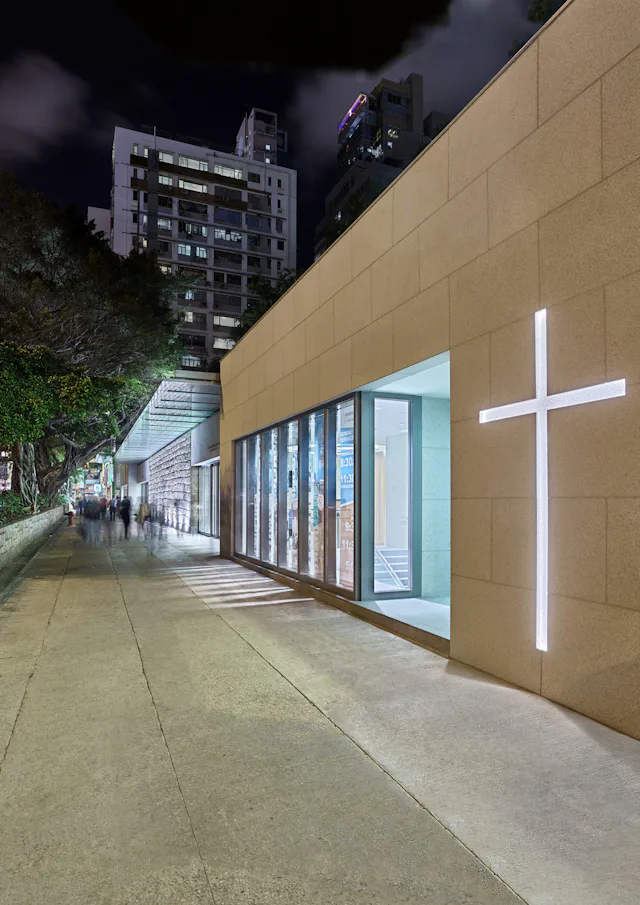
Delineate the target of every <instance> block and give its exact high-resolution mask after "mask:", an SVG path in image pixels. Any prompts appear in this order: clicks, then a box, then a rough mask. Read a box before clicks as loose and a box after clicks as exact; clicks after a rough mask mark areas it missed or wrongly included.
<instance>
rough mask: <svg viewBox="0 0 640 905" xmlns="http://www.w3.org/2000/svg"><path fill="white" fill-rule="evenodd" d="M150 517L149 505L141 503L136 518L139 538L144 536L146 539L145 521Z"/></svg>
mask: <svg viewBox="0 0 640 905" xmlns="http://www.w3.org/2000/svg"><path fill="white" fill-rule="evenodd" d="M148 518H149V507H148V506H147V504H146V503H145V502H142V503H140V506H139V507H138V514H137V516H136V520H137V522H138V538H140V537H142V538H143V539H144V536H145V532H146V530H147V529H146V527H145V523H146V521H147V519H148Z"/></svg>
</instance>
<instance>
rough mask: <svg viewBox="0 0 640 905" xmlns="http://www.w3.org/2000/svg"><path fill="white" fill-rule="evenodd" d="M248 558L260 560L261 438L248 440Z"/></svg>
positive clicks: (255, 437)
mask: <svg viewBox="0 0 640 905" xmlns="http://www.w3.org/2000/svg"><path fill="white" fill-rule="evenodd" d="M247 556H253V557H254V558H255V559H260V436H259V435H256V436H253V437H249V439H248V440H247Z"/></svg>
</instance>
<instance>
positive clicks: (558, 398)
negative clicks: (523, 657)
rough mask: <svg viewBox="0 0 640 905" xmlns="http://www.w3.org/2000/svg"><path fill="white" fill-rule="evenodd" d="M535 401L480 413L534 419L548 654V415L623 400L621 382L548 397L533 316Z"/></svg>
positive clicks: (539, 602) (539, 638)
mask: <svg viewBox="0 0 640 905" xmlns="http://www.w3.org/2000/svg"><path fill="white" fill-rule="evenodd" d="M535 361H536V395H535V399H526V400H524V401H523V402H514V403H511V404H510V405H500V406H497V407H496V408H491V409H484V410H483V411H481V412H480V422H481V424H486V423H487V422H489V421H502V420H504V419H505V418H517V417H519V416H520V415H532V414H535V416H536V647H537V648H538V650H542V651H546V650H547V634H548V609H549V444H548V427H547V412H548V411H549V410H550V409H559V408H565V407H566V406H569V405H584V404H585V403H587V402H599V401H600V400H602V399H613V398H615V397H616V396H624V395H625V392H626V388H625V381H624V380H608V381H607V382H606V383H598V384H595V385H594V386H590V387H582V388H581V389H579V390H569V391H568V392H567V393H555V394H554V395H553V396H549V395H548V394H547V311H546V309H543V310H542V311H536V314H535Z"/></svg>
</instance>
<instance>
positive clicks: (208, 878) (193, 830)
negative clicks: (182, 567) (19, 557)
mask: <svg viewBox="0 0 640 905" xmlns="http://www.w3.org/2000/svg"><path fill="white" fill-rule="evenodd" d="M105 547H106V550H107V556H108V557H109V562H110V564H111V568H112V570H113V574H114V577H115V580H116V584H117V585H118V589H119V592H120V597H121V599H122V605H123V607H124V611H125V613H126V614H127V619H128V620H129V626H130V627H131V634H132V635H133V639H134V641H135V644H136V648H137V650H138V658H139V660H140V669H141V671H142V676H143V678H144V681H145V684H146V686H147V691H148V693H149V698H150V700H151V704H152V706H153V710H154V713H155V715H156V720H157V721H158V728H159V729H160V734H161V736H162V741H163V742H164V746H165V748H166V751H167V757H168V758H169V763H170V764H171V769H172V770H173V775H174V777H175V781H176V787H177V789H178V792H179V794H180V798H181V800H182V806H183V808H184V811H185V814H186V815H187V820H188V821H189V827H190V829H191V836H192V838H193V842H194V844H195V847H196V851H197V852H198V858H199V859H200V864H201V866H202V870H203V871H204V875H205V877H206V879H207V886H208V888H209V895H210V897H211V902H212V905H217V903H216V898H215V896H214V894H213V889H212V887H211V878H210V877H209V874H208V872H207V865H206V864H205V861H204V858H203V856H202V851H201V849H200V845H199V843H198V837H197V836H196V832H195V829H194V826H193V821H192V819H191V814H190V813H189V808H188V807H187V802H186V800H185V797H184V792H183V791H182V786H181V785H180V779H179V777H178V771H177V770H176V765H175V763H174V760H173V756H172V754H171V749H170V748H169V743H168V742H167V737H166V735H165V732H164V726H163V725H162V720H161V719H160V714H159V712H158V708H157V706H156V702H155V698H154V697H153V692H152V691H151V686H150V684H149V679H148V677H147V672H146V669H145V666H144V660H143V658H142V651H141V649H140V643H139V641H138V636H137V635H136V630H135V628H134V626H133V622H132V621H131V615H130V614H129V607H128V606H127V600H126V597H125V594H124V589H123V587H122V584H121V582H120V578H119V577H118V572H117V570H116V567H115V565H114V562H113V559H112V557H111V550H110V549H109V547H108V546H107V545H105Z"/></svg>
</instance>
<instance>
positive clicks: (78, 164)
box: [0, 0, 534, 267]
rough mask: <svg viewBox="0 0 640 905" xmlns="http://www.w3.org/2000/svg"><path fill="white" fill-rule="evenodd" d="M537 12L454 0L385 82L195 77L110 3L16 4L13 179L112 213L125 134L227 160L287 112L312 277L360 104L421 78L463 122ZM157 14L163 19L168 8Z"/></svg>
mask: <svg viewBox="0 0 640 905" xmlns="http://www.w3.org/2000/svg"><path fill="white" fill-rule="evenodd" d="M529 2H530V0H453V2H452V5H451V11H450V18H449V22H448V23H447V24H446V25H443V26H439V27H436V28H432V29H429V30H426V31H424V32H423V33H422V34H421V35H420V36H419V37H418V38H417V39H414V42H413V44H412V46H410V47H407V48H406V50H405V52H404V54H403V55H402V57H401V58H399V59H396V60H393V61H390V62H389V63H388V65H387V66H385V67H384V69H383V70H381V71H380V72H378V73H353V72H341V71H331V70H330V71H317V72H308V71H305V72H301V71H288V70H284V69H278V68H276V67H275V66H274V67H273V68H272V69H270V70H269V71H264V69H261V70H257V69H256V68H255V67H251V66H249V65H246V66H242V67H237V66H236V67H233V66H230V65H225V66H220V65H215V64H214V63H211V64H205V63H200V64H198V65H193V64H190V63H189V62H188V61H185V59H184V58H183V57H182V56H176V55H174V54H172V53H171V51H169V50H167V49H166V48H165V47H159V46H158V45H156V44H155V43H154V42H153V41H152V40H151V39H149V38H148V37H146V36H145V34H143V33H142V32H141V31H140V30H139V29H138V28H137V27H136V26H134V25H133V24H132V23H131V22H130V21H129V20H128V18H126V17H125V16H123V14H122V13H120V12H119V11H118V10H117V9H116V8H115V7H112V6H111V5H110V3H109V2H103V3H101V4H99V5H98V4H95V5H88V4H86V2H85V3H76V2H75V0H72V2H68V3H65V4H62V5H55V4H47V5H44V4H42V7H41V8H37V6H36V7H35V8H34V6H33V5H30V4H24V13H21V12H20V5H19V4H14V5H13V11H12V13H11V15H12V17H13V21H12V22H11V23H9V25H10V27H7V28H4V29H3V41H2V48H1V51H0V54H1V56H0V167H1V168H3V169H5V170H9V171H11V172H13V173H15V174H16V175H17V176H18V177H19V178H20V180H21V182H22V183H23V184H25V185H28V186H31V187H33V188H36V189H38V190H39V191H42V192H44V193H45V194H47V195H48V196H50V197H51V198H53V199H54V200H55V201H57V202H58V203H60V204H69V203H71V204H74V205H75V206H77V207H78V209H80V210H81V211H83V212H86V208H87V206H88V205H96V206H99V207H108V206H109V190H110V178H111V155H110V152H111V141H112V137H113V127H114V125H115V124H121V125H125V126H131V127H133V128H136V127H138V126H139V125H141V124H146V125H156V126H158V128H161V129H166V130H168V131H170V132H178V133H181V134H184V135H193V136H197V137H200V138H202V139H203V140H204V141H206V142H207V143H209V144H210V145H211V146H212V147H214V148H215V147H219V148H220V149H221V150H225V149H227V148H228V149H231V148H232V146H233V144H234V142H235V135H236V132H237V130H238V127H239V126H240V122H241V120H242V117H243V115H244V112H245V110H249V109H250V108H251V107H253V106H256V107H263V108H265V109H267V110H274V111H275V112H277V113H278V116H279V122H280V125H281V126H283V127H284V128H286V129H287V130H288V131H289V144H290V154H289V159H288V161H287V165H288V166H292V167H294V168H295V169H297V170H298V180H299V181H298V230H299V232H298V236H299V254H298V258H299V264H300V266H302V267H306V266H308V265H309V264H310V262H311V260H312V242H313V230H314V228H315V225H316V223H317V222H318V220H319V219H320V217H321V216H322V213H323V200H324V196H325V194H326V193H327V192H328V190H329V189H330V188H331V185H332V182H333V165H334V160H335V153H336V148H337V145H336V137H337V135H336V126H337V124H338V122H339V121H340V119H341V118H342V116H343V115H344V112H345V111H346V109H347V108H348V107H349V105H350V104H351V102H352V101H353V100H354V99H355V97H356V96H357V95H358V93H359V92H360V91H367V90H369V89H371V88H373V87H374V85H375V84H376V82H377V81H378V79H379V78H380V77H381V76H382V75H386V76H389V77H391V78H401V77H404V76H406V75H409V73H410V72H412V71H413V72H419V73H421V74H422V75H423V77H424V94H425V110H424V113H425V115H426V114H427V113H428V112H429V111H430V110H434V109H435V110H439V111H441V112H443V113H447V114H450V115H454V114H455V113H457V112H458V111H459V110H460V109H461V108H462V107H463V106H464V105H465V104H466V103H467V102H468V101H469V100H470V99H471V98H472V97H473V96H474V95H475V94H476V93H477V92H478V91H479V90H480V89H481V88H482V87H483V85H485V84H486V83H487V81H489V79H490V78H491V77H492V76H493V75H494V74H495V73H496V72H497V71H498V70H499V69H500V68H501V67H502V66H503V65H504V64H505V63H506V62H507V61H508V57H509V50H510V48H511V46H512V45H513V42H514V40H516V39H526V38H528V37H529V36H530V35H531V34H532V33H533V31H534V26H532V25H531V23H529V22H527V20H526V10H527V7H528V5H529ZM187 9H188V4H186V5H185V10H187ZM363 9H364V10H366V9H367V7H366V4H364V3H363ZM149 13H150V15H155V16H162V15H163V13H162V6H161V5H158V6H156V7H155V9H153V8H152V7H150V8H149ZM387 14H390V12H389V10H388V11H387ZM239 15H240V16H241V18H242V5H241V4H239ZM89 16H90V18H89ZM171 16H172V13H168V14H167V15H166V18H167V28H168V29H170V28H171ZM381 28H384V17H382V19H381ZM241 33H242V26H240V28H239V31H238V38H241Z"/></svg>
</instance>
